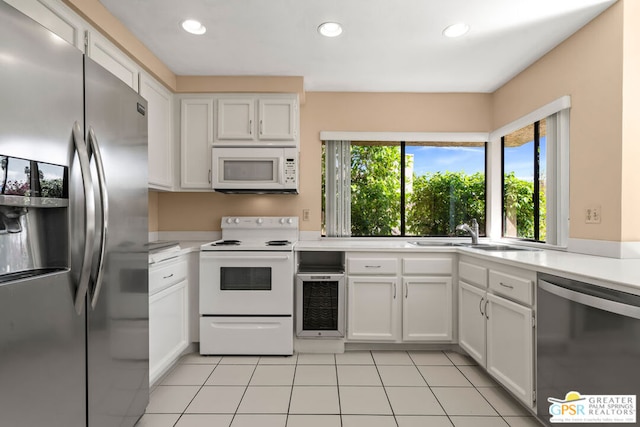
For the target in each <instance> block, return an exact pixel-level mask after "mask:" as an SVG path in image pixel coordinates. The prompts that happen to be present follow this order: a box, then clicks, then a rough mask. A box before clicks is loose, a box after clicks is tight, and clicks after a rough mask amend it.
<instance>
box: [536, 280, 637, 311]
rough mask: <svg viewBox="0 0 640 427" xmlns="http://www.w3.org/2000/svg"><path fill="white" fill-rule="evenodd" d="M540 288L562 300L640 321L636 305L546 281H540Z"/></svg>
mask: <svg viewBox="0 0 640 427" xmlns="http://www.w3.org/2000/svg"><path fill="white" fill-rule="evenodd" d="M538 287H539V288H540V289H544V290H545V291H547V292H550V293H552V294H554V295H557V296H559V297H561V298H564V299H568V300H570V301H573V302H577V303H578V304H583V305H588V306H589V307H593V308H597V309H599V310H605V311H608V312H611V313H615V314H620V315H622V316H627V317H633V318H634V319H640V307H637V306H634V305H628V304H623V303H621V302H616V301H610V300H607V299H604V298H599V297H595V296H593V295H589V294H587V293H583V292H577V291H573V290H571V289H567V288H565V287H561V286H557V285H554V284H553V283H549V282H547V281H545V280H539V281H538Z"/></svg>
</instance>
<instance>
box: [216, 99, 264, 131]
mask: <svg viewBox="0 0 640 427" xmlns="http://www.w3.org/2000/svg"><path fill="white" fill-rule="evenodd" d="M217 107H218V110H217V113H216V118H217V123H216V126H217V128H216V141H218V140H249V141H251V140H253V139H255V138H256V132H255V126H256V124H255V122H254V114H255V112H254V109H255V98H220V99H218V102H217Z"/></svg>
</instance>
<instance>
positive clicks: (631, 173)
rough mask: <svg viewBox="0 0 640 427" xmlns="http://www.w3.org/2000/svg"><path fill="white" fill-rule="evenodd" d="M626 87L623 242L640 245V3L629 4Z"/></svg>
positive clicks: (625, 37) (634, 0)
mask: <svg viewBox="0 0 640 427" xmlns="http://www.w3.org/2000/svg"><path fill="white" fill-rule="evenodd" d="M623 31H624V33H623V55H624V57H623V67H622V74H623V86H622V238H621V240H623V241H640V222H639V218H640V2H639V1H637V0H625V3H624V26H623Z"/></svg>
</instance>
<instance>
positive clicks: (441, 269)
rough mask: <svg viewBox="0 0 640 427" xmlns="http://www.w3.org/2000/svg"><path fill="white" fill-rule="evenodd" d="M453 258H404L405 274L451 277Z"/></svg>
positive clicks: (403, 270)
mask: <svg viewBox="0 0 640 427" xmlns="http://www.w3.org/2000/svg"><path fill="white" fill-rule="evenodd" d="M451 264H452V260H451V258H403V259H402V273H403V274H421V275H425V274H426V275H432V274H437V275H440V274H442V275H447V276H450V275H451V270H452V266H451Z"/></svg>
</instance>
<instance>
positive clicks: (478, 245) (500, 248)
mask: <svg viewBox="0 0 640 427" xmlns="http://www.w3.org/2000/svg"><path fill="white" fill-rule="evenodd" d="M456 246H464V247H466V248H472V249H480V250H483V251H538V250H539V249H535V248H521V247H515V246H509V245H494V244H491V243H476V244H473V243H458V244H457V245H456Z"/></svg>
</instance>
